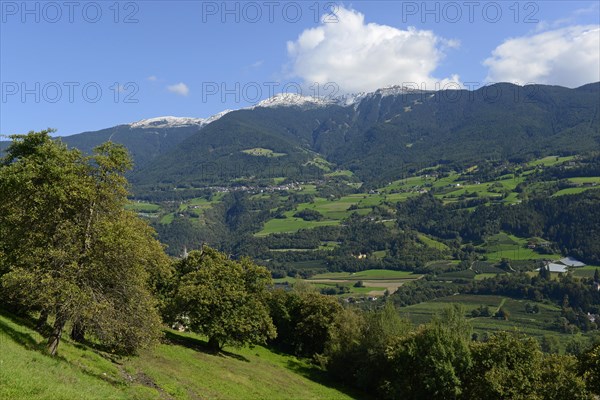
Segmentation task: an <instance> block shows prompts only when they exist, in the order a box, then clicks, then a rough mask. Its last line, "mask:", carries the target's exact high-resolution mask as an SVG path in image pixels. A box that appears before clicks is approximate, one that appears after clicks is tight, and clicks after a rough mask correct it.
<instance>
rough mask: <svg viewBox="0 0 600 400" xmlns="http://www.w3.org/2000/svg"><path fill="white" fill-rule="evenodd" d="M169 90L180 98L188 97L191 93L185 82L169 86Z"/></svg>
mask: <svg viewBox="0 0 600 400" xmlns="http://www.w3.org/2000/svg"><path fill="white" fill-rule="evenodd" d="M167 90H168V91H169V92H171V93H175V94H178V95H180V96H187V95H188V94H189V93H190V88H188V87H187V85H186V84H185V83H183V82H179V83H177V84H175V85H169V86H167Z"/></svg>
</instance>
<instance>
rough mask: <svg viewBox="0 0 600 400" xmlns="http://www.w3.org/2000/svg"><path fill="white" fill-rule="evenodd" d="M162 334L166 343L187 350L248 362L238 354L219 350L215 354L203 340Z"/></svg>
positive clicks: (180, 335)
mask: <svg viewBox="0 0 600 400" xmlns="http://www.w3.org/2000/svg"><path fill="white" fill-rule="evenodd" d="M164 333H165V338H167V341H169V342H170V343H172V344H175V345H178V346H183V347H187V348H188V349H192V350H195V351H199V352H201V353H205V354H210V355H214V356H220V357H229V358H235V359H236V360H239V361H244V362H250V360H248V359H247V358H246V357H244V356H241V355H239V354H235V353H231V352H229V351H225V350H221V351H219V352H215V351H214V350H213V349H212V348H211V347H210V346H209V345H208V342H206V341H205V340H201V339H198V338H193V337H189V336H186V335H182V334H179V333H177V332H173V331H164Z"/></svg>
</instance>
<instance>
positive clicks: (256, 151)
mask: <svg viewBox="0 0 600 400" xmlns="http://www.w3.org/2000/svg"><path fill="white" fill-rule="evenodd" d="M242 153H244V154H248V155H250V156H254V157H267V158H273V157H283V156H287V154H286V153H275V152H274V151H273V150H270V149H263V148H262V147H255V148H253V149H247V150H242Z"/></svg>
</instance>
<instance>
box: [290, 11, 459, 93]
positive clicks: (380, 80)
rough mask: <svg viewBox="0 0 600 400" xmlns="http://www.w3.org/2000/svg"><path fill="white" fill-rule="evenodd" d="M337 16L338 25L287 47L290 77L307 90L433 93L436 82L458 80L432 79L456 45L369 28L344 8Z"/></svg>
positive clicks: (429, 35)
mask: <svg viewBox="0 0 600 400" xmlns="http://www.w3.org/2000/svg"><path fill="white" fill-rule="evenodd" d="M336 14H337V17H338V18H337V20H338V22H337V23H325V22H324V21H323V22H322V23H321V25H319V26H318V27H316V28H312V29H307V30H305V31H304V32H302V33H301V34H300V36H299V37H298V39H297V40H296V41H290V42H288V43H287V50H288V56H289V57H290V62H291V65H290V69H291V71H290V72H291V74H292V75H293V76H298V77H300V78H302V79H303V80H304V82H305V83H306V84H312V83H314V82H318V83H319V84H325V83H329V82H333V83H335V84H337V85H338V86H339V87H340V89H341V90H342V91H344V92H356V91H371V90H375V89H378V88H381V87H385V86H389V85H395V84H402V83H407V82H414V83H417V84H419V85H421V84H423V83H424V84H425V85H427V88H433V86H434V84H435V83H436V82H440V83H442V84H444V83H447V82H450V81H457V80H458V76H456V75H454V76H452V77H449V78H445V79H437V78H435V77H433V75H432V74H433V72H434V71H435V70H436V68H437V67H438V65H439V63H440V61H441V60H442V58H443V57H444V50H445V49H446V48H449V47H458V42H456V41H452V40H446V39H443V38H441V37H438V36H436V35H435V34H434V33H433V32H432V31H425V30H417V29H415V28H408V29H407V30H401V29H397V28H394V27H391V26H386V25H379V24H375V23H369V24H366V23H365V21H364V15H363V14H361V13H359V12H357V11H355V10H351V9H346V8H343V7H340V8H339V9H337V10H336Z"/></svg>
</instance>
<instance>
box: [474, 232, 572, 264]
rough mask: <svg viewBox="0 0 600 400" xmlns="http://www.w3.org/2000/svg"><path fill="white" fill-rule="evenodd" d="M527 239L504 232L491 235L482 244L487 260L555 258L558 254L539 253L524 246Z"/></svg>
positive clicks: (558, 256)
mask: <svg viewBox="0 0 600 400" xmlns="http://www.w3.org/2000/svg"><path fill="white" fill-rule="evenodd" d="M526 244H527V239H524V238H519V237H517V236H514V235H508V234H506V233H499V234H497V235H493V236H491V237H489V238H488V239H487V240H486V244H485V245H484V246H483V247H484V248H485V249H486V256H487V258H488V260H490V261H492V262H497V261H500V260H502V259H503V258H508V259H510V260H538V259H549V260H551V259H557V258H561V256H560V254H540V253H537V252H536V251H534V250H532V249H529V248H527V247H526Z"/></svg>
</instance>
